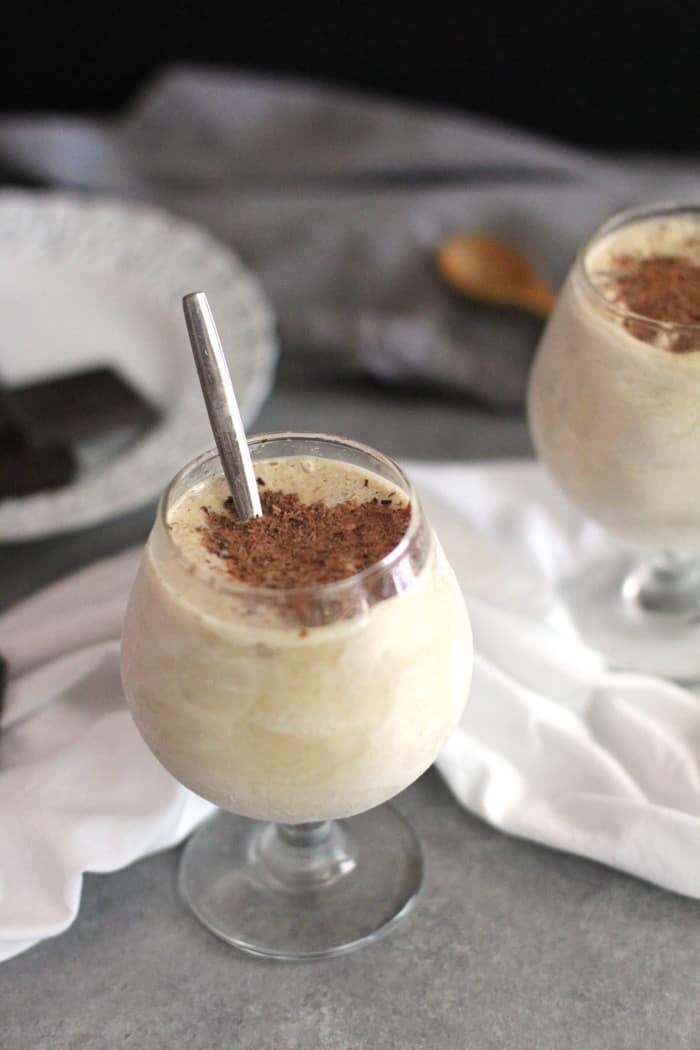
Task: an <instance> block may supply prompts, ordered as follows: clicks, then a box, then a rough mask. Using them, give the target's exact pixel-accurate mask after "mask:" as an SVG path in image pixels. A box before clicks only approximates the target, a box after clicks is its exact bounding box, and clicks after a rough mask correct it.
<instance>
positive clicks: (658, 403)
mask: <svg viewBox="0 0 700 1050" xmlns="http://www.w3.org/2000/svg"><path fill="white" fill-rule="evenodd" d="M695 237H700V223H698V222H697V221H696V220H695V219H693V218H692V217H682V218H680V219H677V220H676V219H673V218H663V219H659V220H646V221H644V222H639V223H634V224H632V225H630V226H628V227H625V228H623V229H622V230H620V231H615V232H613V233H611V234H609V235H607V236H606V237H604V238H603V239H602V240H601V241H600V242H597V243H594V244H593V246H592V248H591V249H590V251H589V254H588V257H587V260H586V264H587V269H588V271H589V273H590V274H591V276H592V277H593V278H594V279H595V280H596V281H597V282H598V283H600V284H601V290H602V285H603V283H604V281H603V278H602V276H601V275H602V274H603V273H605V272H606V271H609V269H610V268H611V266H612V265H613V260H614V257H615V255H618V254H637V255H640V256H644V255H648V254H669V253H673V252H676V251H678V252H683V253H685V254H686V255H688V257H690V253H691V252H697V251H698V248H697V246H695V245H694V244H692V243H691V242H692V241H693V240H694V238H695ZM693 258H695V256H693ZM622 320H623V318H621V316H620V315H619V314H618V313H617V312H615V311H612V310H609V309H607V308H606V306H605V304H604V302H602V301H601V300H600V299H599V298H598V296H596V294H595V293H594V292H593V291H592V290H591V289H589V288H587V287H586V284H585V282H584V281H582V280H581V279H580V277H577V276H576V275H570V277H569V279H568V280H567V282H566V285H565V287H564V289H563V291H562V294H561V295H560V297H559V300H558V302H557V306H556V309H555V312H554V315H553V317H552V318H551V320H550V322H549V324H548V326H547V329H546V332H545V334H544V337H543V339H542V343H541V345H540V348H539V351H538V353H537V357H536V360H535V364H534V366H533V370H532V375H531V380H530V390H529V415H530V423H531V429H532V433H533V438H534V441H535V445H536V447H537V451H538V453H539V455H540V457H541V459H542V460H543V461H544V462H545V463H546V465H547V466H548V467H549V469H550V470H551V472H552V474H553V475H554V477H555V478H556V480H557V482H558V483H559V485H560V486H561V488H562V489H563V490H564V492H566V493H567V495H568V496H569V497H570V498H571V499H572V501H573V502H574V503H575V504H576V505H577V506H578V507H579V508H580V509H581V510H583V511H584V512H585V513H586V514H587V515H588V516H590V517H591V518H593V519H594V520H596V521H599V522H600V523H601V524H603V525H604V526H605V527H606V528H607V529H609V530H610V531H611V532H612V533H613V534H615V535H616V536H619V537H620V538H621V539H624V540H627V541H629V542H630V543H633V544H636V545H639V546H643V547H648V548H656V549H658V548H681V549H698V550H700V501H699V500H698V499H697V492H698V491H700V353H699V352H693V353H688V354H674V353H671V352H670V351H669V350H668V349H665V348H664V338H663V336H661V337H660V339H659V341H658V345H654V344H651V343H647V342H642V341H640V340H639V339H636V338H635V337H634V336H633V335H632V334H631V333H630V332H629V331H628V330H627V329H626V328H625V327H624V326H623V324H622Z"/></svg>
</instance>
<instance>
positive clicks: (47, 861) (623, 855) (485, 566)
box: [0, 462, 700, 959]
mask: <svg viewBox="0 0 700 1050" xmlns="http://www.w3.org/2000/svg"><path fill="white" fill-rule="evenodd" d="M408 470H409V472H410V474H411V476H412V477H413V478H414V479H415V481H416V482H417V484H418V487H419V490H420V492H421V496H422V498H423V501H424V504H425V507H426V510H427V512H428V515H429V517H430V518H431V520H432V521H433V524H434V525H435V527H436V529H437V531H438V533H439V535H440V537H441V539H442V542H443V544H444V546H445V549H446V551H447V554H448V557H449V559H450V561H451V562H452V564H453V566H454V568H455V570H456V572H457V575H458V577H459V579H460V582H461V584H462V587H463V588H464V591H465V594H466V595H467V599H468V602H469V607H470V611H471V615H472V620H473V626H474V636H475V643H476V649H477V653H476V662H475V673H474V680H473V684H472V689H471V694H470V699H469V703H468V704H467V707H466V710H465V714H464V716H463V719H462V722H461V725H460V727H459V728H458V730H457V731H456V732H455V733H454V734H453V736H452V737H451V738H450V740H449V741H448V743H447V744H446V746H445V748H444V750H443V752H442V754H441V755H440V757H439V760H438V768H439V769H440V771H441V773H442V775H443V776H444V777H445V779H446V781H447V783H448V784H449V786H450V787H451V789H452V791H453V792H454V794H455V795H456V797H457V798H458V799H459V801H460V802H461V803H462V804H463V805H464V806H465V807H467V808H468V809H470V810H471V811H473V812H474V813H477V814H479V815H480V816H482V817H483V818H485V819H486V820H488V821H489V822H490V823H491V824H493V825H495V826H496V827H499V828H501V829H503V830H504V831H507V832H511V833H513V834H517V835H522V836H525V837H527V838H531V839H535V840H537V841H538V842H542V843H545V844H547V845H550V846H555V847H557V848H560V849H565V850H569V851H571V852H574V853H579V854H581V855H583V856H587V857H592V858H594V859H596V860H599V861H603V862H605V863H607V864H610V865H613V866H615V867H618V868H621V869H622V870H624V871H628V872H631V873H633V874H635V875H638V876H640V877H642V878H645V879H648V880H650V881H652V882H655V883H658V884H659V885H661V886H664V887H667V888H669V889H672V890H675V891H677V892H679V893H684V894H688V895H691V896H700V701H699V700H698V698H697V697H696V696H695V694H694V693H693V692H691V691H690V690H686V689H682V688H680V687H678V686H674V685H671V684H669V683H667V682H664V681H661V680H659V679H654V678H649V677H643V676H638V675H631V674H611V673H609V672H606V671H604V670H603V668H602V666H601V665H600V662H599V661H598V659H597V658H596V657H595V656H594V655H593V654H592V653H590V652H589V651H588V650H586V649H585V648H584V647H583V646H582V645H581V644H580V643H579V642H578V641H577V640H576V638H575V637H574V635H573V633H572V630H571V628H570V626H569V624H568V620H567V617H566V611H565V609H564V608H563V607H562V605H561V603H560V601H559V599H558V598H557V593H556V592H557V584H558V582H559V581H561V580H562V579H563V578H565V577H566V576H567V574H569V573H571V572H572V571H573V570H574V569H576V571H580V570H581V569H585V567H586V566H587V565H589V564H590V565H591V566H592V565H594V564H595V562H596V561H597V560H598V559H599V558H601V557H602V556H604V555H606V554H607V553H609V546H608V543H609V541H608V540H607V539H606V537H605V536H604V535H603V534H602V533H601V532H600V531H599V530H598V529H597V528H595V527H594V526H592V525H590V524H587V523H585V522H583V521H582V520H581V519H580V518H579V517H578V516H577V515H576V513H575V512H574V511H573V510H572V509H571V508H569V507H568V506H567V505H566V504H565V503H564V501H563V499H562V498H561V497H560V496H559V495H558V493H557V492H556V491H555V489H554V487H553V485H552V484H551V483H550V482H549V481H548V480H547V478H546V477H545V475H544V472H543V471H542V470H541V468H539V467H538V466H537V465H536V464H533V463H530V462H522V463H502V464H489V465H483V466H482V465H459V464H453V465H438V464H409V465H408ZM139 556H140V551H137V550H130V551H127V552H125V553H124V554H121V555H119V556H117V557H115V558H111V559H109V560H107V561H104V562H100V563H98V564H97V565H94V566H92V567H90V568H88V569H86V570H84V571H83V572H81V573H79V574H77V575H76V576H74V577H72V578H71V579H68V580H65V581H63V582H61V583H59V584H55V585H53V586H51V587H49V588H47V589H46V590H45V591H43V592H41V593H40V594H38V595H36V596H35V597H33V598H31V599H29V600H28V601H27V602H25V603H23V604H22V605H21V606H19V607H17V608H15V609H13V610H11V611H10V612H8V613H6V614H5V615H4V616H3V617H0V650H1V651H2V652H3V653H4V654H5V655H6V656H7V657H8V659H9V661H10V667H11V672H12V674H11V680H10V685H9V688H8V692H7V696H6V708H5V714H4V720H3V732H2V735H1V736H0V814H1V817H0V959H3V958H9V957H10V956H12V955H14V954H16V953H18V952H20V951H22V950H24V949H26V948H28V947H29V946H30V945H32V944H33V943H35V942H36V941H38V940H40V939H42V938H44V937H49V936H52V935H54V934H57V933H59V932H60V931H62V930H63V929H65V928H66V927H67V926H68V925H70V923H71V922H72V920H73V919H74V918H75V915H76V913H77V910H78V906H79V901H80V890H81V880H82V873H83V872H85V871H94V872H106V871H112V870H115V869H117V868H120V867H123V866H125V865H127V864H129V863H131V862H132V861H133V860H136V859H137V858H139V857H142V856H145V855H146V854H148V853H152V852H154V851H156V850H159V849H164V848H166V847H168V846H171V845H173V844H175V843H176V842H178V841H180V840H181V839H183V838H184V837H185V836H186V835H187V834H188V833H189V832H190V831H191V829H192V828H193V827H194V826H195V825H196V824H197V823H198V822H199V821H201V820H202V819H204V817H205V816H207V815H208V814H209V813H210V812H211V809H212V807H211V806H210V805H209V804H208V803H206V802H204V801H203V800H201V799H199V798H197V797H196V796H195V795H193V794H191V793H190V792H189V791H187V790H186V789H185V788H183V787H181V786H180V785H178V784H177V783H176V782H175V781H174V780H173V779H172V778H171V777H170V776H169V774H168V773H166V771H165V770H164V769H162V767H161V766H160V765H159V764H158V762H157V761H156V760H155V759H154V758H153V757H152V756H151V754H150V752H149V751H148V750H147V748H146V746H145V745H144V744H143V743H142V741H141V739H140V737H139V735H138V733H137V732H136V730H135V728H134V727H133V725H132V722H131V719H130V717H129V715H128V712H127V711H126V708H125V706H124V701H123V697H122V693H121V686H120V680H119V666H118V637H119V631H120V624H121V618H122V615H123V611H124V606H125V602H126V598H127V594H128V591H129V587H130V585H131V581H132V579H133V576H134V573H135V570H136V566H137V564H138V559H139Z"/></svg>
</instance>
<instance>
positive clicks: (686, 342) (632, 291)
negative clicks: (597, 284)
mask: <svg viewBox="0 0 700 1050" xmlns="http://www.w3.org/2000/svg"><path fill="white" fill-rule="evenodd" d="M615 264H616V267H617V268H618V269H617V272H616V274H615V278H614V281H613V290H614V302H616V303H618V304H619V305H620V306H623V307H624V308H625V309H626V310H630V311H631V312H632V313H635V314H639V315H640V317H638V318H634V317H631V318H628V319H627V320H626V321H625V327H626V328H627V330H628V331H629V332H631V333H632V335H633V336H635V338H637V339H641V340H642V342H646V343H650V342H653V341H654V340H655V338H656V336H657V334H658V327H657V325H654V324H649V323H648V322H647V321H645V320H644V319H645V318H648V319H649V321H657V322H658V321H662V322H664V323H666V324H669V325H685V326H690V325H700V266H698V265H696V264H695V263H692V262H690V261H689V260H688V259H682V258H679V257H677V256H672V255H651V256H648V257H647V258H645V259H639V258H635V257H633V256H629V255H621V256H618V257H617V259H616V260H615ZM668 348H669V350H671V351H672V352H674V353H688V352H689V351H692V350H698V349H700V332H698V335H697V337H696V336H695V334H694V333H689V332H687V331H685V332H678V333H674V332H672V331H671V333H670V338H669V342H668Z"/></svg>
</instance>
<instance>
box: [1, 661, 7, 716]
mask: <svg viewBox="0 0 700 1050" xmlns="http://www.w3.org/2000/svg"><path fill="white" fill-rule="evenodd" d="M6 685H7V660H6V659H5V657H4V656H2V654H0V718H2V712H3V709H4V706H5V687H6Z"/></svg>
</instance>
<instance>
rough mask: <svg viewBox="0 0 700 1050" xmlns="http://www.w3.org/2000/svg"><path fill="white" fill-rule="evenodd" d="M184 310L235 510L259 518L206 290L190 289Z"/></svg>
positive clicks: (241, 430) (257, 497)
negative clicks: (194, 290)
mask: <svg viewBox="0 0 700 1050" xmlns="http://www.w3.org/2000/svg"><path fill="white" fill-rule="evenodd" d="M182 309H183V311H184V313H185V322H186V324H187V332H188V334H189V337H190V344H191V346H192V353H193V355H194V360H195V364H196V366H197V374H198V376H199V382H200V385H201V387H202V393H203V394H204V402H205V404H206V406H207V413H208V414H209V422H210V423H211V428H212V431H213V432H214V438H215V440H216V447H217V448H218V450H219V456H220V458H221V466H222V467H223V470H224V475H225V476H226V481H227V482H228V487H229V489H230V490H231V498H232V500H233V506H234V509H235V511H236V514H237V515H238V517H239V518H240V520H241V521H247V520H248V519H249V518H259V517H261V516H262V506H261V505H260V493H259V492H258V485H257V482H256V480H255V470H254V469H253V461H252V459H251V457H250V450H249V449H248V441H247V439H246V435H245V429H244V427H243V420H242V419H241V413H240V410H239V408H238V402H237V401H236V395H235V393H234V390H233V383H232V382H231V375H230V373H229V370H228V365H227V364H226V358H225V357H224V351H223V348H222V346H221V340H220V338H219V333H218V332H217V330H216V324H215V322H214V317H213V314H212V312H211V307H210V306H209V301H208V299H207V297H206V295H205V294H204V292H191V293H190V294H189V295H186V296H185V297H184V299H183V300H182Z"/></svg>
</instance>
